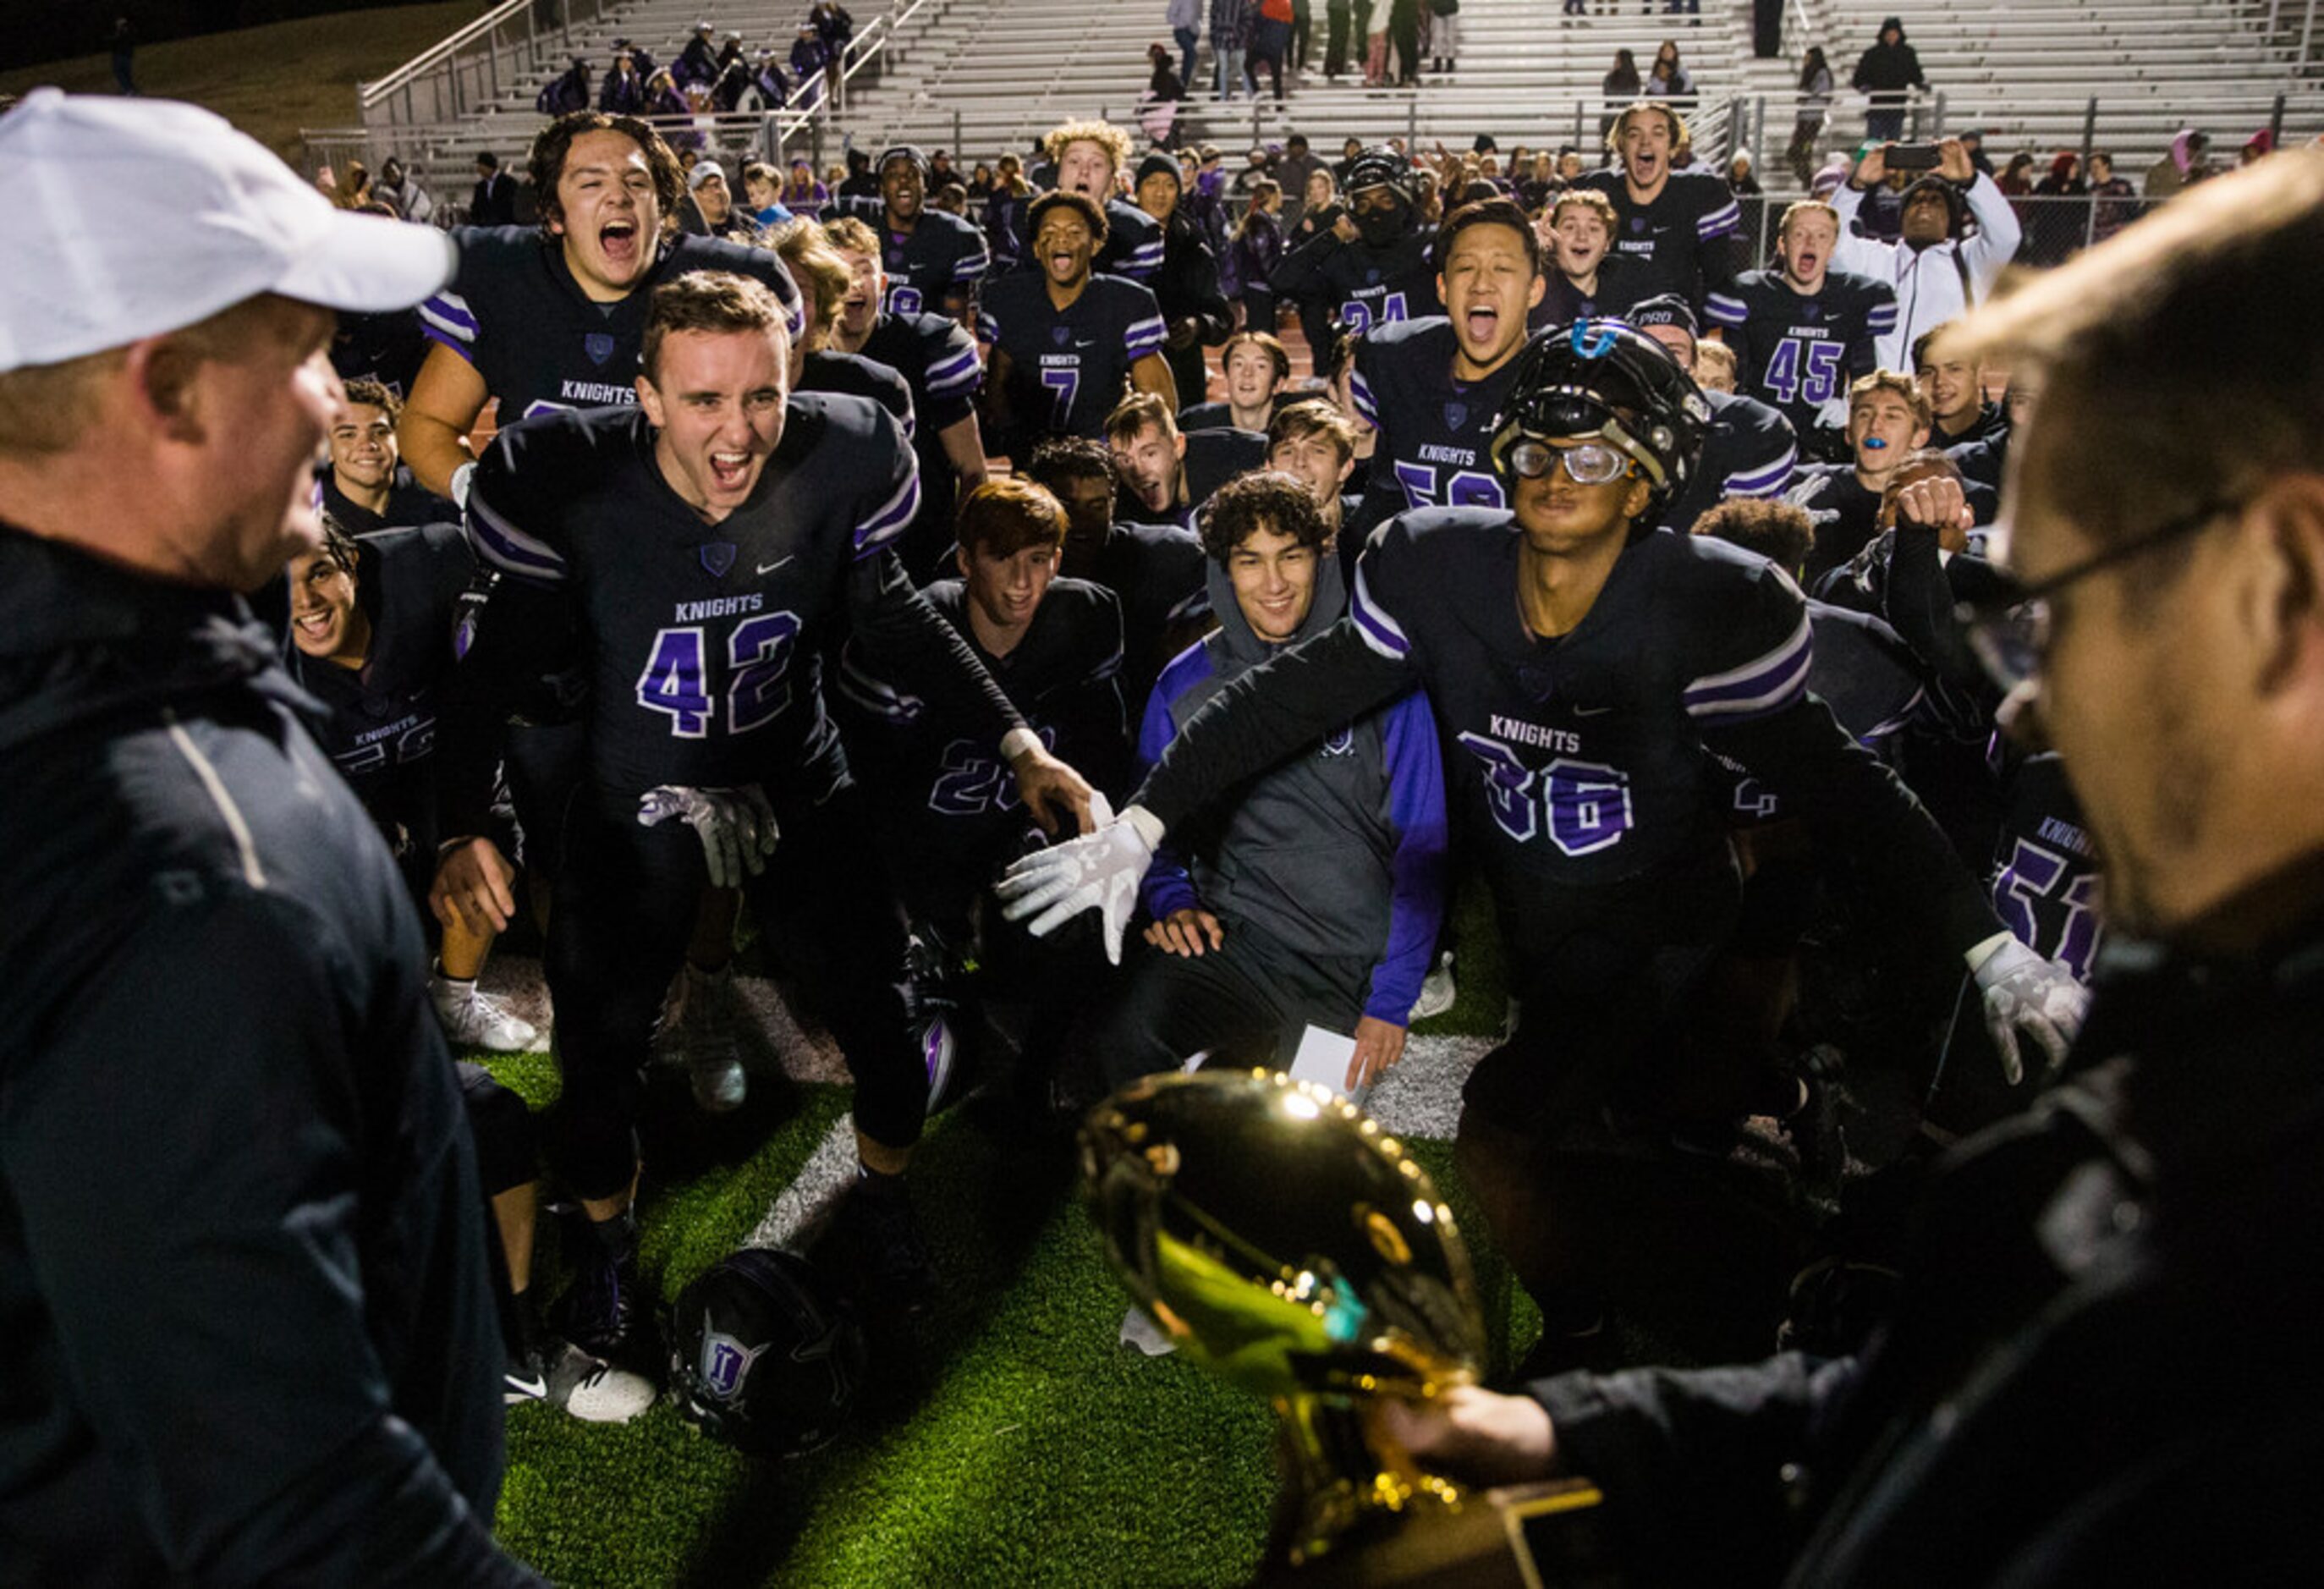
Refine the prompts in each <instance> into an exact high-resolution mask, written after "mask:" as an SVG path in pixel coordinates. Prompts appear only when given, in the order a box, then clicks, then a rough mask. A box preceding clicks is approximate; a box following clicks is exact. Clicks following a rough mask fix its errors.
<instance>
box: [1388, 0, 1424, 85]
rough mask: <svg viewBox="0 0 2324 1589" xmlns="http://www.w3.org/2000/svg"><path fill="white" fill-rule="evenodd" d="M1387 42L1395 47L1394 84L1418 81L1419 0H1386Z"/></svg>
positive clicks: (1411, 83)
mask: <svg viewBox="0 0 2324 1589" xmlns="http://www.w3.org/2000/svg"><path fill="white" fill-rule="evenodd" d="M1388 37H1389V42H1391V43H1392V44H1393V45H1394V46H1395V49H1396V86H1397V88H1412V87H1415V86H1416V85H1417V84H1418V83H1419V81H1420V0H1388Z"/></svg>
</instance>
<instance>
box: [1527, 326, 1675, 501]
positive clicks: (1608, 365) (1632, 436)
mask: <svg viewBox="0 0 2324 1589" xmlns="http://www.w3.org/2000/svg"><path fill="white" fill-rule="evenodd" d="M1710 429H1711V404H1710V402H1708V401H1707V400H1705V398H1704V397H1703V395H1702V392H1701V388H1699V387H1697V386H1696V385H1695V383H1694V382H1693V380H1692V378H1691V377H1689V376H1688V374H1687V373H1686V372H1685V371H1684V370H1682V369H1680V368H1679V367H1678V361H1676V360H1675V359H1674V358H1672V357H1671V356H1670V354H1669V353H1668V352H1667V351H1666V350H1665V348H1664V347H1663V345H1662V344H1661V343H1659V342H1656V341H1655V339H1654V338H1653V337H1649V336H1647V335H1646V333H1645V332H1643V331H1639V330H1637V329H1635V328H1632V327H1629V326H1627V325H1625V324H1623V323H1622V322H1621V321H1620V320H1590V319H1582V320H1576V321H1574V322H1573V323H1572V325H1571V326H1561V327H1558V328H1556V329H1554V330H1549V331H1544V332H1542V333H1541V334H1540V335H1538V336H1536V337H1534V339H1533V340H1532V341H1530V342H1528V343H1526V346H1525V350H1524V351H1523V352H1522V353H1520V354H1518V355H1517V367H1516V369H1515V370H1514V371H1512V372H1511V374H1510V376H1509V394H1508V397H1507V398H1506V399H1504V400H1503V402H1502V404H1501V427H1500V429H1499V430H1498V431H1496V432H1495V433H1494V436H1493V446H1492V457H1493V467H1494V469H1495V470H1496V471H1497V472H1499V474H1501V475H1502V476H1508V474H1509V472H1510V471H1509V461H1508V456H1509V448H1512V447H1514V446H1516V445H1517V443H1518V442H1519V441H1521V440H1524V439H1526V438H1528V437H1530V438H1533V439H1548V438H1550V437H1557V436H1563V437H1569V438H1572V439H1582V438H1585V437H1597V438H1600V439H1604V440H1606V441H1609V442H1610V443H1612V444H1613V445H1614V446H1615V447H1617V448H1619V449H1621V450H1622V451H1623V452H1625V453H1627V454H1628V455H1629V457H1630V458H1631V460H1632V461H1633V462H1635V463H1636V464H1637V466H1638V470H1639V473H1641V474H1642V475H1644V476H1646V481H1647V483H1648V484H1649V485H1652V486H1653V487H1654V495H1653V497H1652V498H1651V499H1650V501H1649V503H1648V504H1647V510H1646V511H1647V513H1649V514H1650V515H1651V514H1654V513H1660V512H1661V511H1662V508H1663V506H1664V504H1665V503H1668V502H1669V501H1670V499H1671V498H1672V497H1673V496H1674V495H1676V494H1678V492H1679V490H1680V489H1681V488H1682V487H1683V486H1684V485H1686V482H1687V477H1688V476H1690V475H1692V473H1693V472H1694V466H1695V460H1696V459H1697V458H1699V457H1701V455H1702V440H1703V437H1704V436H1705V435H1706V434H1707V433H1708V432H1709V430H1710Z"/></svg>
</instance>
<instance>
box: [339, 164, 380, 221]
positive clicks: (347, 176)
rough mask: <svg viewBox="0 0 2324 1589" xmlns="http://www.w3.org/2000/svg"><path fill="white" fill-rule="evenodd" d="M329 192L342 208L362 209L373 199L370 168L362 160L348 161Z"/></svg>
mask: <svg viewBox="0 0 2324 1589" xmlns="http://www.w3.org/2000/svg"><path fill="white" fill-rule="evenodd" d="M329 192H330V196H331V202H332V203H333V204H336V205H337V206H338V207H339V208H341V209H361V208H363V207H364V205H366V204H369V203H370V202H371V201H372V192H371V171H370V169H369V168H368V167H366V166H365V165H364V162H362V161H360V160H351V161H349V162H347V163H346V167H345V168H344V169H343V170H342V171H340V172H339V175H338V180H337V182H335V183H333V184H332V186H331V188H330V189H329Z"/></svg>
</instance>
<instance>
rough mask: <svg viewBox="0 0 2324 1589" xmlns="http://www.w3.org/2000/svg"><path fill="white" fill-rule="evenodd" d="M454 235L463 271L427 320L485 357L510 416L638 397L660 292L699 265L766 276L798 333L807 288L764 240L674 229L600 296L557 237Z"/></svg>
mask: <svg viewBox="0 0 2324 1589" xmlns="http://www.w3.org/2000/svg"><path fill="white" fill-rule="evenodd" d="M452 236H453V238H454V240H455V241H457V243H458V244H459V245H460V268H459V272H458V273H457V275H455V276H454V277H453V278H452V283H451V285H450V286H448V287H447V288H445V289H444V290H443V291H440V292H438V293H437V294H436V296H435V297H433V298H430V299H429V300H428V301H427V302H425V303H423V304H421V305H420V323H421V327H422V328H423V329H424V330H425V331H426V332H427V334H428V335H429V337H431V338H433V339H434V340H435V341H438V342H440V343H442V344H443V345H444V346H447V347H448V348H450V349H451V350H452V351H453V352H455V353H457V354H458V355H459V356H461V357H462V358H464V359H466V360H467V361H468V363H469V364H471V365H475V370H476V374H479V375H481V376H483V377H484V390H485V391H486V392H487V393H490V394H491V395H493V397H495V398H498V399H499V400H500V422H501V423H502V424H503V425H506V424H512V423H513V422H515V421H516V420H521V419H530V418H531V417H532V416H533V415H535V414H540V413H548V412H550V411H554V410H558V409H587V408H607V407H613V406H626V405H628V404H631V403H634V402H637V400H638V394H637V387H636V384H635V383H636V380H637V377H638V374H639V367H638V357H639V354H640V352H641V349H642V348H643V346H644V344H645V332H646V310H647V308H648V307H649V305H650V301H651V300H652V298H653V290H654V289H655V288H656V287H659V286H660V285H661V284H662V283H663V282H670V281H675V280H677V279H678V277H679V276H682V275H684V274H686V273H687V272H688V271H733V272H736V273H740V274H742V275H745V276H752V277H755V278H756V279H758V280H759V281H761V282H765V283H766V284H767V285H768V286H769V287H770V288H772V289H773V290H774V293H775V296H776V297H777V298H779V299H780V300H782V303H783V308H784V310H785V311H786V313H787V314H788V317H789V319H790V329H791V334H792V335H793V336H795V337H796V336H797V335H798V330H799V295H798V287H797V286H796V285H795V284H794V283H793V282H792V281H791V278H790V273H789V272H788V270H786V269H784V267H783V262H782V261H781V260H780V259H779V258H778V257H776V256H775V255H774V254H771V253H770V252H769V251H768V250H766V249H763V248H746V247H744V246H742V245H741V244H739V243H725V242H721V241H719V240H717V239H715V238H711V237H694V236H678V237H673V238H671V239H669V241H668V242H665V243H664V244H663V245H662V247H661V254H660V257H659V259H657V260H656V261H655V262H654V264H653V266H652V268H651V269H650V270H649V271H648V272H647V273H646V274H645V277H644V279H643V280H642V281H641V282H639V283H638V285H637V286H636V287H635V288H634V289H632V291H631V292H630V293H629V295H628V296H627V297H625V298H622V300H619V301H618V302H614V303H595V302H593V301H591V300H589V299H588V298H587V297H586V296H585V295H584V294H583V292H582V291H581V289H580V288H579V287H578V286H577V285H576V284H575V282H574V280H573V273H572V272H571V271H569V270H567V268H566V264H565V255H564V251H563V249H562V247H561V246H560V245H558V242H557V241H556V239H554V238H549V237H544V236H541V235H540V233H539V231H537V230H535V229H534V228H532V227H530V226H491V227H485V226H457V227H455V228H453V233H452Z"/></svg>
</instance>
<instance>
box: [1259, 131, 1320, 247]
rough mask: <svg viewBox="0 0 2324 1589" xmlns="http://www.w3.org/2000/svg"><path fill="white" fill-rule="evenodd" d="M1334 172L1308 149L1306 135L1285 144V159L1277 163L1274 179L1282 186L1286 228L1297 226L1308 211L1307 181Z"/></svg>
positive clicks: (1288, 140)
mask: <svg viewBox="0 0 2324 1589" xmlns="http://www.w3.org/2000/svg"><path fill="white" fill-rule="evenodd" d="M1318 171H1322V172H1324V173H1326V174H1327V175H1328V174H1329V172H1330V171H1331V168H1330V167H1329V166H1328V165H1326V164H1324V162H1323V159H1322V157H1320V156H1319V155H1317V154H1316V153H1315V152H1314V150H1313V149H1311V148H1310V147H1309V146H1308V143H1307V134H1305V133H1294V134H1291V135H1290V136H1289V137H1287V138H1286V139H1284V141H1283V157H1282V158H1281V159H1280V160H1278V161H1277V162H1275V170H1274V171H1273V172H1272V175H1273V176H1274V179H1275V180H1276V181H1277V182H1278V183H1280V184H1282V191H1283V224H1284V225H1285V226H1297V225H1298V224H1299V217H1301V216H1303V215H1305V213H1306V211H1307V181H1308V179H1309V178H1310V177H1312V176H1314V174H1315V173H1316V172H1318Z"/></svg>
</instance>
